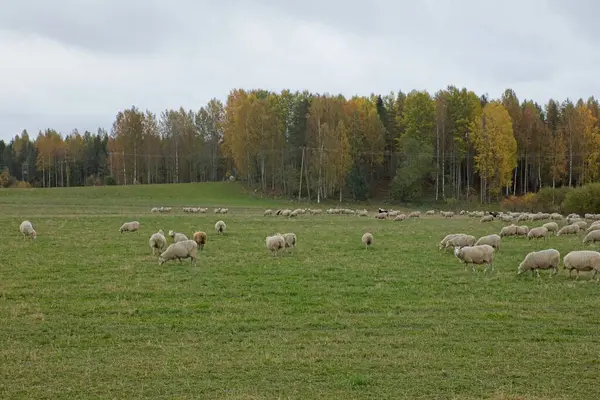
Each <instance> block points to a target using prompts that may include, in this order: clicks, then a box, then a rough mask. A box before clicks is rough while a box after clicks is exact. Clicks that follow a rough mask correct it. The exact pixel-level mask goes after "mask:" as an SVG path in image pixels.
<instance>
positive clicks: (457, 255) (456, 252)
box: [454, 246, 460, 257]
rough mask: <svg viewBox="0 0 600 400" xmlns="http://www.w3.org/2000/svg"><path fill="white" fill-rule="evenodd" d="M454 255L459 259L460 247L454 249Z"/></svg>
mask: <svg viewBox="0 0 600 400" xmlns="http://www.w3.org/2000/svg"><path fill="white" fill-rule="evenodd" d="M454 255H455V256H456V257H460V247H458V246H456V247H454Z"/></svg>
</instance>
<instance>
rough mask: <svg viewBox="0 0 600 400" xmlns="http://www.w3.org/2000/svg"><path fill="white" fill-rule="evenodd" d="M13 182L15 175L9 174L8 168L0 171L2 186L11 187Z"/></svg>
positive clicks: (0, 183)
mask: <svg viewBox="0 0 600 400" xmlns="http://www.w3.org/2000/svg"><path fill="white" fill-rule="evenodd" d="M14 183H15V177H14V176H11V175H10V172H9V171H8V168H4V169H3V170H2V172H1V173H0V186H2V187H3V188H8V187H11V186H12V185H13V184H14Z"/></svg>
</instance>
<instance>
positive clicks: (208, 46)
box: [0, 0, 600, 140]
mask: <svg viewBox="0 0 600 400" xmlns="http://www.w3.org/2000/svg"><path fill="white" fill-rule="evenodd" d="M0 5H1V7H0V9H2V12H1V13H0V60H1V61H0V139H4V140H10V138H12V137H13V136H14V135H15V134H18V133H20V132H21V131H22V130H23V129H27V131H28V132H29V133H30V135H31V136H36V135H37V132H38V131H39V130H44V129H46V128H53V129H56V130H58V131H59V132H61V133H63V134H67V133H69V132H71V131H72V130H73V129H75V128H76V129H78V130H80V131H84V130H90V131H92V132H96V131H97V129H98V127H103V128H105V129H107V130H109V131H110V128H111V126H112V122H113V120H114V117H115V115H116V114H117V112H118V111H119V110H123V109H126V108H129V107H131V106H132V105H135V106H136V107H138V108H140V109H142V110H145V109H148V110H150V111H153V112H156V113H160V112H161V111H162V110H165V109H168V108H179V107H180V106H183V107H184V108H186V109H193V110H197V109H199V108H200V107H202V106H203V105H205V104H206V103H207V101H208V100H210V99H211V98H218V99H221V100H225V99H226V97H227V94H228V93H229V91H230V90H231V89H233V88H245V89H253V88H262V89H267V90H273V91H280V90H282V89H290V90H292V91H295V90H300V91H302V90H305V89H306V90H309V91H312V92H319V93H326V92H327V93H335V94H337V93H342V94H344V95H346V96H353V95H369V94H371V93H380V94H387V93H389V92H390V91H394V92H397V91H398V90H402V91H404V92H408V91H410V90H412V89H418V90H423V89H426V90H428V91H430V92H431V93H434V92H436V91H437V90H439V89H443V88H445V87H447V86H448V85H455V86H458V87H467V88H468V89H470V90H473V91H475V92H476V93H477V94H484V93H487V94H488V95H489V96H490V97H492V98H497V97H499V96H500V95H501V94H502V92H503V91H504V90H505V89H506V88H508V87H510V88H512V89H514V90H515V91H516V93H517V96H518V97H519V99H521V100H522V99H524V98H528V99H533V100H535V101H538V102H540V103H545V102H547V101H548V99H550V98H555V99H559V100H561V101H562V100H564V99H566V98H571V99H577V98H579V97H582V98H584V99H587V98H588V97H589V96H592V95H593V96H595V97H596V98H597V97H599V92H600V80H599V79H598V72H599V71H600V52H599V51H598V47H597V39H595V38H597V37H598V35H599V34H600V25H598V24H597V21H596V19H595V18H596V16H597V15H598V12H599V11H600V2H594V1H593V0H572V1H569V2H567V1H560V0H519V1H516V0H505V1H504V2H488V1H480V0H452V1H451V0H420V1H415V0H371V2H370V3H369V2H365V1H357V0H303V1H292V0H287V1H286V0H279V1H274V0H245V1H244V0H221V1H216V0H213V1H208V0H196V1H193V0H172V1H166V0H162V1H158V0H119V1H117V0H54V1H52V2H50V1H47V0H19V1H14V0H0Z"/></svg>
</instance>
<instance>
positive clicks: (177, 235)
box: [169, 230, 188, 243]
mask: <svg viewBox="0 0 600 400" xmlns="http://www.w3.org/2000/svg"><path fill="white" fill-rule="evenodd" d="M169 236H170V237H172V238H173V243H177V242H183V241H184V240H188V238H187V236H185V235H184V234H183V233H178V232H175V231H172V230H171V231H169Z"/></svg>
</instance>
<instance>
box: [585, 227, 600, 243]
mask: <svg viewBox="0 0 600 400" xmlns="http://www.w3.org/2000/svg"><path fill="white" fill-rule="evenodd" d="M590 242H592V243H596V242H600V230H596V231H591V232H590V233H588V234H587V235H585V238H583V244H588V243H590Z"/></svg>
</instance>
